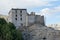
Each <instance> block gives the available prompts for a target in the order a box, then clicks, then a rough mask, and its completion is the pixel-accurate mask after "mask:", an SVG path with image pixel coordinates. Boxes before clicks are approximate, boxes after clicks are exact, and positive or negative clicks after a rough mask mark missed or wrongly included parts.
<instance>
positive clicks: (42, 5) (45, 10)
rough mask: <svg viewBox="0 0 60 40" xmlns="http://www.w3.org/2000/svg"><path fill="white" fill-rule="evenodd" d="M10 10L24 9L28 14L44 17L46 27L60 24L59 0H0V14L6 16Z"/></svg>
mask: <svg viewBox="0 0 60 40" xmlns="http://www.w3.org/2000/svg"><path fill="white" fill-rule="evenodd" d="M11 8H26V9H27V11H28V13H30V12H32V11H33V12H35V13H36V14H38V15H44V17H45V23H46V24H47V25H48V24H57V23H58V24H60V0H0V14H3V15H8V12H9V10H10V9H11Z"/></svg>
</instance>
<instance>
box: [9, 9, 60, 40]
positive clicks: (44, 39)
mask: <svg viewBox="0 0 60 40" xmlns="http://www.w3.org/2000/svg"><path fill="white" fill-rule="evenodd" d="M8 22H11V23H13V24H14V25H15V26H16V28H19V29H22V35H23V38H24V40H60V30H55V29H54V28H52V27H47V26H46V25H45V21H44V16H41V15H36V14H35V12H31V13H30V14H29V13H28V12H27V9H18V8H12V9H11V10H10V11H9V15H8Z"/></svg>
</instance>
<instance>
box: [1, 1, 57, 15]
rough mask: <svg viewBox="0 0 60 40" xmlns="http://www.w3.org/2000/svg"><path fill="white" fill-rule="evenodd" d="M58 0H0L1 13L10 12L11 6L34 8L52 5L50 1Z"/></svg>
mask: <svg viewBox="0 0 60 40" xmlns="http://www.w3.org/2000/svg"><path fill="white" fill-rule="evenodd" d="M52 1H57V0H50V1H48V0H0V13H3V14H5V13H8V11H9V10H10V9H11V8H32V7H42V6H51V5H52V4H50V2H52Z"/></svg>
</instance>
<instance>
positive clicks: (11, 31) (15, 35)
mask: <svg viewBox="0 0 60 40" xmlns="http://www.w3.org/2000/svg"><path fill="white" fill-rule="evenodd" d="M0 38H2V40H22V34H21V32H20V30H17V29H16V27H15V26H14V24H13V23H7V22H6V21H5V20H4V19H3V18H0Z"/></svg>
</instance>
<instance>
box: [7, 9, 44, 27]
mask: <svg viewBox="0 0 60 40" xmlns="http://www.w3.org/2000/svg"><path fill="white" fill-rule="evenodd" d="M8 15H9V16H8V21H9V22H11V23H13V24H14V25H15V26H16V28H19V27H20V28H21V27H22V26H31V25H33V24H34V23H35V22H39V23H40V24H42V25H45V24H44V16H41V15H36V14H35V12H31V13H30V14H29V13H28V12H27V9H18V8H12V9H11V10H10V11H9V14H8Z"/></svg>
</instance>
